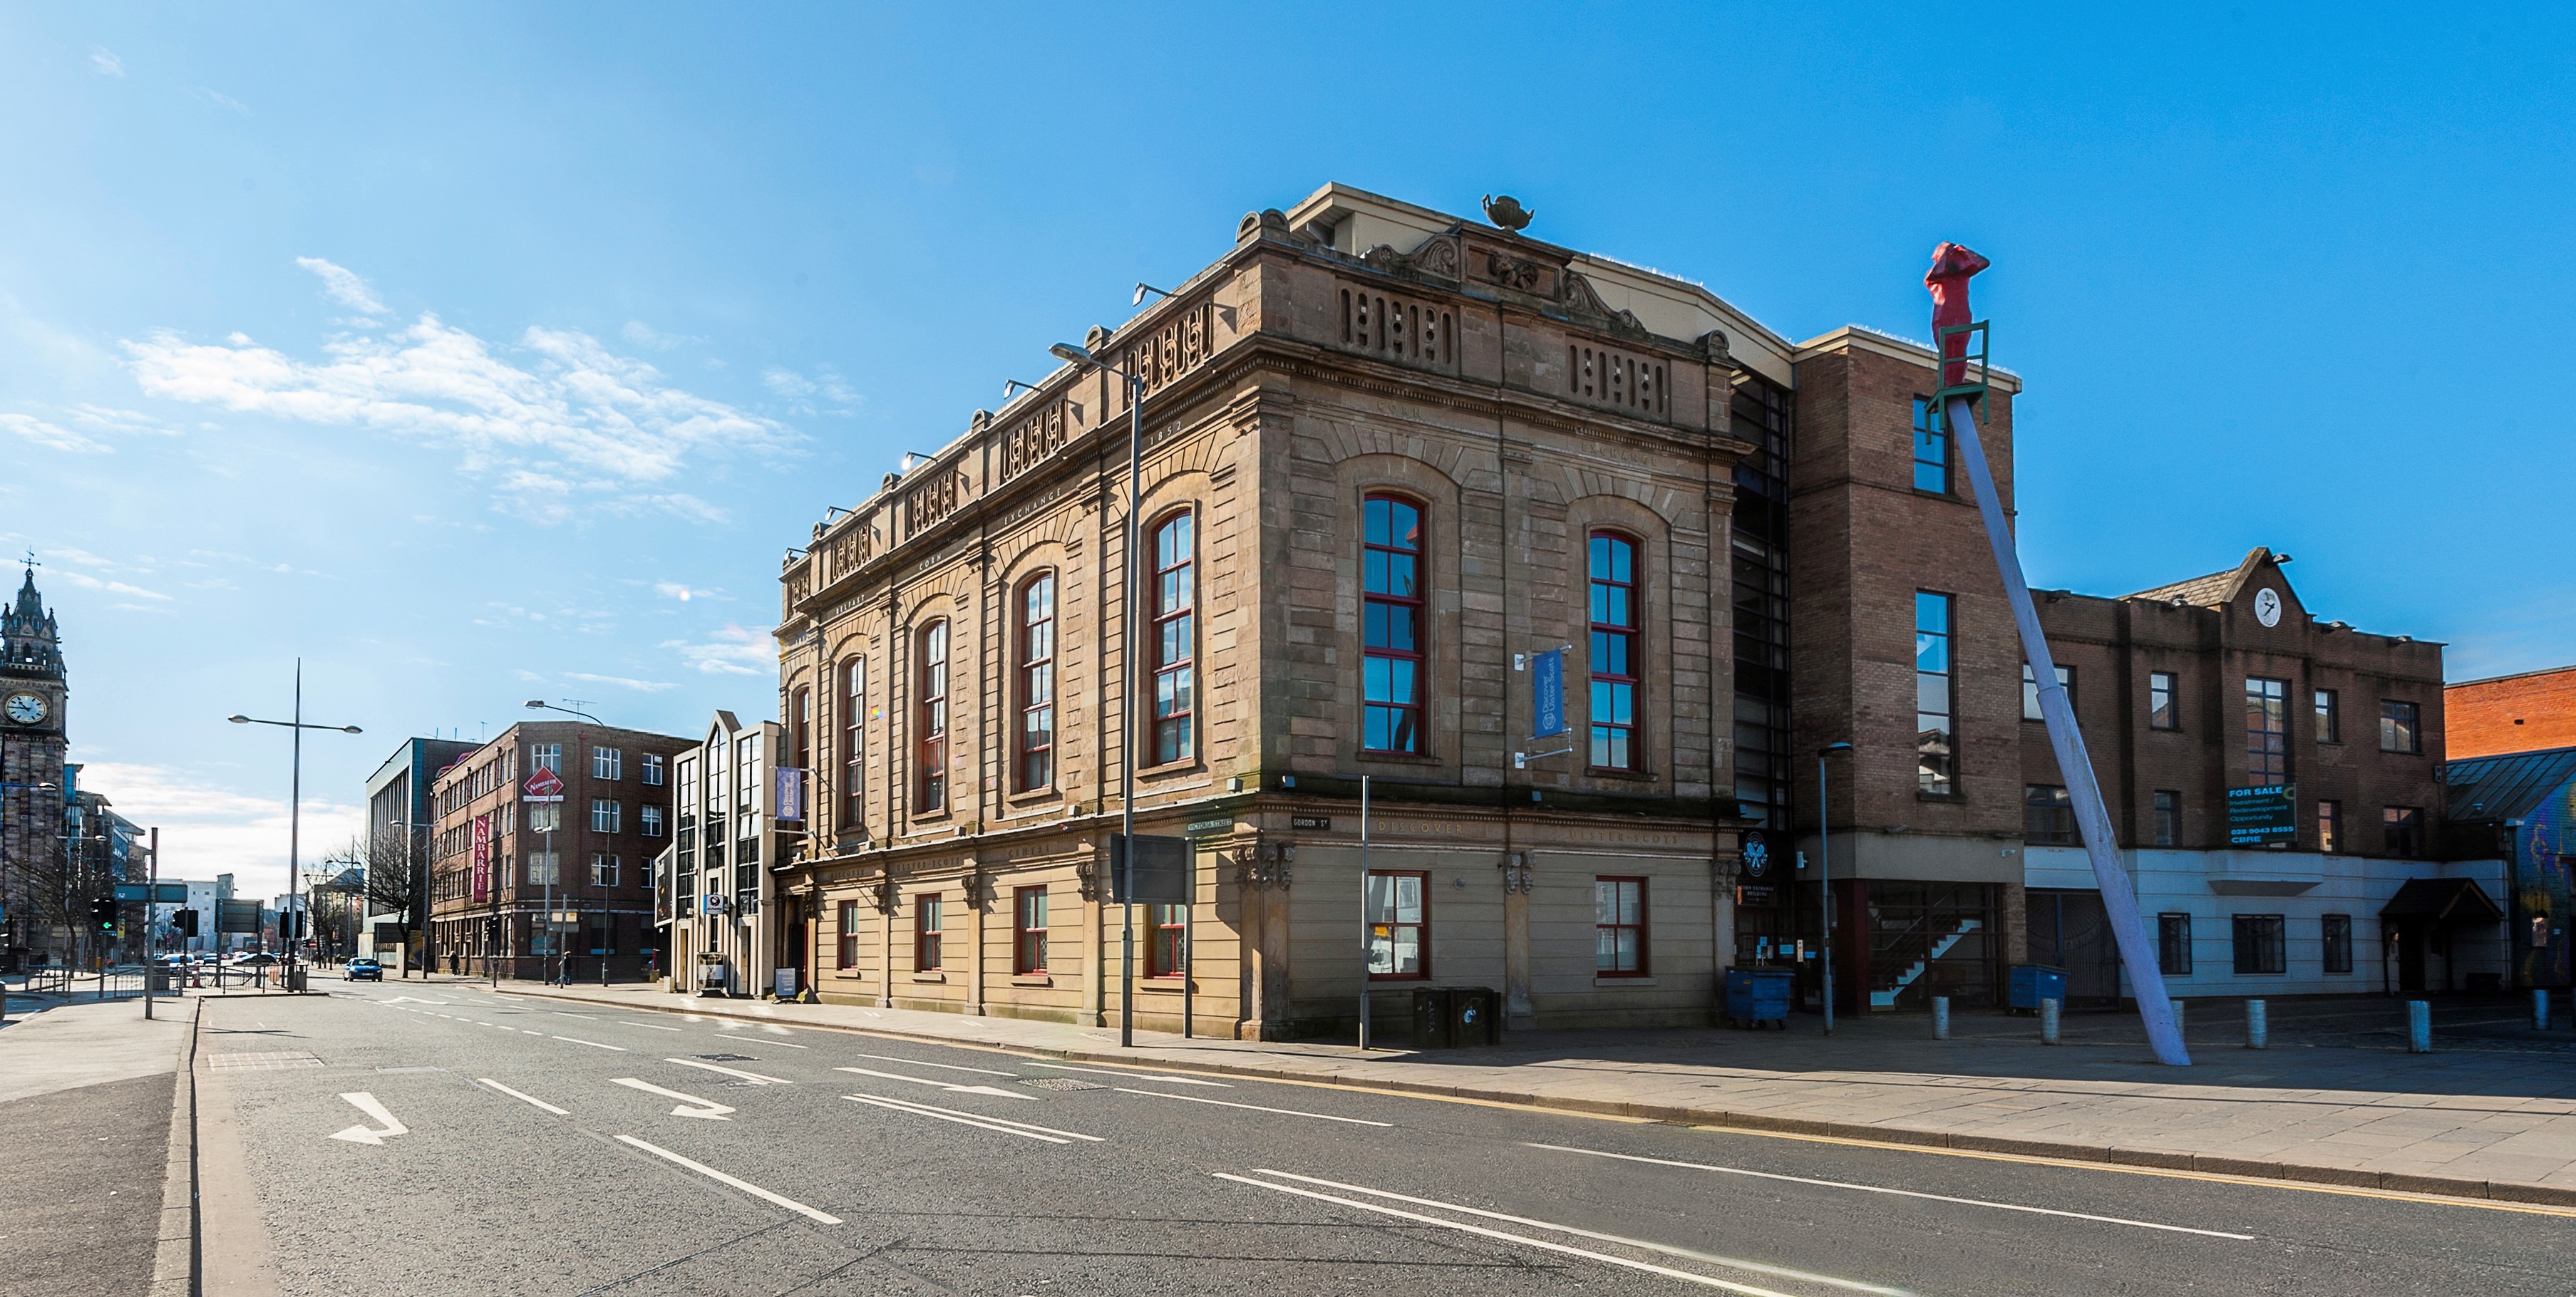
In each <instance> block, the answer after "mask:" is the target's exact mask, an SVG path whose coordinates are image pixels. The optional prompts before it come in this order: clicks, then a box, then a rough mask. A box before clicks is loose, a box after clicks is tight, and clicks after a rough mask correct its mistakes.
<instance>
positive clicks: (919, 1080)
mask: <svg viewBox="0 0 2576 1297" xmlns="http://www.w3.org/2000/svg"><path fill="white" fill-rule="evenodd" d="M832 1070H833V1071H836V1072H856V1073H858V1074H859V1075H861V1076H881V1077H884V1078H885V1079H887V1080H889V1081H910V1082H912V1083H913V1084H914V1085H927V1086H930V1087H932V1088H933V1089H939V1090H946V1091H947V1092H949V1093H950V1094H998V1095H1000V1096H1002V1097H1003V1098H1005V1099H1019V1100H1022V1101H1024V1102H1027V1103H1036V1102H1037V1101H1038V1097H1037V1096H1036V1095H1034V1094H1013V1093H1011V1092H1010V1091H1008V1090H1005V1089H1003V1088H1001V1087H1000V1086H997V1085H959V1084H957V1083H956V1082H954V1081H933V1080H931V1079H930V1078H928V1077H926V1076H905V1075H904V1074H903V1073H901V1072H878V1071H872V1070H870V1069H868V1068H864V1067H836V1068H834V1069H832Z"/></svg>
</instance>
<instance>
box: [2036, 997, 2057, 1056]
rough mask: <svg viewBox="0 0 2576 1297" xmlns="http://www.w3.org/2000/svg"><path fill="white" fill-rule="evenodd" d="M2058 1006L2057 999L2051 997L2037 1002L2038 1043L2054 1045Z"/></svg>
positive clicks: (2055, 1041)
mask: <svg viewBox="0 0 2576 1297" xmlns="http://www.w3.org/2000/svg"><path fill="white" fill-rule="evenodd" d="M2059 1007H2060V1006H2059V1003H2058V1001H2057V1000H2055V999H2053V998H2052V999H2046V1000H2042V1001H2040V1002H2039V1043H2041V1044H2043V1045H2054V1044H2056V1043H2057V1015H2058V1011H2059Z"/></svg>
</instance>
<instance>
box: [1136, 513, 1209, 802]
mask: <svg viewBox="0 0 2576 1297" xmlns="http://www.w3.org/2000/svg"><path fill="white" fill-rule="evenodd" d="M1153 537H1154V611H1153V631H1152V634H1153V643H1152V646H1151V648H1150V650H1149V652H1150V653H1151V655H1152V656H1151V657H1150V658H1149V659H1148V660H1150V661H1151V662H1152V663H1153V666H1154V695H1153V698H1152V700H1151V706H1152V708H1153V719H1152V721H1151V722H1150V724H1151V727H1152V736H1153V737H1152V740H1151V742H1152V748H1151V756H1150V757H1149V758H1148V760H1147V764H1148V765H1157V766H1162V765H1170V764H1172V763H1173V762H1175V761H1187V760H1189V759H1190V758H1192V757H1194V756H1197V755H1198V744H1197V735H1196V734H1195V733H1194V732H1193V726H1192V723H1191V722H1192V720H1193V712H1194V710H1195V709H1194V706H1193V704H1194V702H1195V699H1196V689H1195V685H1196V673H1195V672H1194V671H1193V670H1192V667H1193V666H1194V664H1195V663H1196V661H1197V658H1198V653H1197V649H1198V638H1197V636H1198V625H1197V617H1196V613H1197V610H1198V587H1197V562H1196V560H1197V539H1198V527H1197V521H1196V515H1195V514H1193V513H1192V512H1191V511H1190V510H1188V509H1182V510H1179V511H1176V512H1174V513H1170V514H1167V515H1165V516H1164V517H1163V519H1162V521H1160V522H1157V523H1155V524H1154V530H1153Z"/></svg>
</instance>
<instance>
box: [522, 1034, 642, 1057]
mask: <svg viewBox="0 0 2576 1297" xmlns="http://www.w3.org/2000/svg"><path fill="white" fill-rule="evenodd" d="M528 1034H529V1035H531V1036H533V1035H536V1034H537V1033H536V1032H533V1031H531V1032H529V1033H528ZM555 1039H557V1040H561V1041H568V1042H570V1043H572V1044H575V1045H588V1046H590V1047H591V1048H592V1049H613V1050H616V1051H617V1052H618V1053H621V1054H623V1053H625V1052H626V1047H625V1046H624V1045H603V1044H600V1043H599V1042H598V1041H596V1040H574V1039H573V1038H572V1037H570V1036H557V1037H555Z"/></svg>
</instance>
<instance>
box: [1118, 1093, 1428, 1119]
mask: <svg viewBox="0 0 2576 1297" xmlns="http://www.w3.org/2000/svg"><path fill="white" fill-rule="evenodd" d="M1109 1088H1110V1089H1111V1090H1114V1091H1116V1092H1117V1093H1119V1094H1141V1095H1144V1096H1146V1097H1147V1098H1153V1099H1178V1100H1180V1101H1181V1102H1183V1103H1213V1104H1215V1105H1216V1106H1218V1107H1220V1108H1244V1109H1249V1110H1250V1111H1253V1112H1275V1113H1278V1114H1279V1115H1280V1116H1283V1117H1312V1118H1314V1119H1316V1120H1317V1121H1346V1122H1349V1123H1350V1124H1352V1125H1354V1126H1393V1125H1394V1124H1395V1123H1394V1122H1391V1121H1368V1120H1366V1119H1364V1118H1360V1117H1336V1116H1334V1115H1333V1114H1331V1113H1329V1112H1299V1111H1297V1110H1296V1109H1294V1108H1264V1107H1262V1106H1261V1105H1260V1104H1257V1103H1234V1102H1231V1101H1229V1100H1225V1099H1202V1098H1200V1097H1198V1096H1197V1095H1195V1094H1174V1093H1172V1092H1171V1091H1169V1090H1130V1089H1128V1088H1127V1087H1126V1086H1123V1085H1113V1086H1111V1087H1109Z"/></svg>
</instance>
